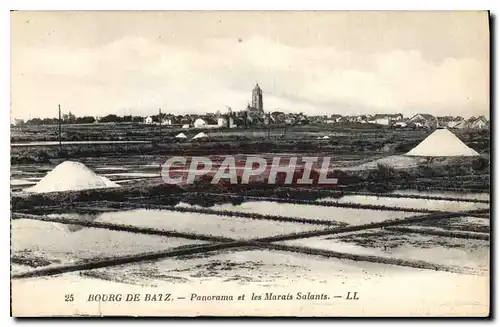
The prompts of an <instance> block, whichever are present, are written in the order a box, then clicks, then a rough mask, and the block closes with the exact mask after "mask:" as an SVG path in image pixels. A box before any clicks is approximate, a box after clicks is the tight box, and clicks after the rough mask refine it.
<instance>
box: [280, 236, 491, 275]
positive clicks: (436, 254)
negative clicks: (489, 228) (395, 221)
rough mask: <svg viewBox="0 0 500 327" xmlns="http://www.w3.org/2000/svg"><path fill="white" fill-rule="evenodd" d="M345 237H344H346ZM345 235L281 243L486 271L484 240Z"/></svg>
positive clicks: (487, 260) (486, 251) (486, 257)
mask: <svg viewBox="0 0 500 327" xmlns="http://www.w3.org/2000/svg"><path fill="white" fill-rule="evenodd" d="M346 237H347V238H346ZM348 237H349V236H346V235H342V236H340V235H339V236H334V237H332V236H322V237H315V238H309V239H300V240H292V241H286V242H282V243H283V244H287V245H298V246H306V247H311V248H317V249H328V250H332V251H338V252H344V253H350V254H358V255H374V256H379V257H386V258H398V259H405V260H422V261H426V262H431V263H436V264H442V265H447V266H457V267H467V268H472V269H480V270H483V271H486V270H487V268H488V264H489V247H488V241H483V240H467V239H459V238H450V237H443V236H434V235H422V234H416V233H397V232H396V233H395V232H388V231H387V232H384V235H381V234H379V231H367V232H364V233H362V234H360V233H358V234H357V235H356V236H354V239H353V240H349V238H348Z"/></svg>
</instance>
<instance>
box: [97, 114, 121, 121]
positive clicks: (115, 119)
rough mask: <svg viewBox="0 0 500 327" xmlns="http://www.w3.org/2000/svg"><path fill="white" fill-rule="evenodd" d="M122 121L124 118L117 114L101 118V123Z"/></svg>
mask: <svg viewBox="0 0 500 327" xmlns="http://www.w3.org/2000/svg"><path fill="white" fill-rule="evenodd" d="M120 121H122V119H121V118H120V117H118V116H117V115H107V116H104V117H102V118H101V120H100V122H101V123H118V122H120Z"/></svg>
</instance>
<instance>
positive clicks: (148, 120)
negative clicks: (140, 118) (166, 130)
mask: <svg viewBox="0 0 500 327" xmlns="http://www.w3.org/2000/svg"><path fill="white" fill-rule="evenodd" d="M144 123H145V124H152V123H153V118H152V117H151V116H149V117H146V118H144Z"/></svg>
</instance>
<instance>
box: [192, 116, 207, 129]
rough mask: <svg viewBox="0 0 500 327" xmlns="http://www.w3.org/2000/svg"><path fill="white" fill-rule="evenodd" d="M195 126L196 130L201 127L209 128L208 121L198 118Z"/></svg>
mask: <svg viewBox="0 0 500 327" xmlns="http://www.w3.org/2000/svg"><path fill="white" fill-rule="evenodd" d="M193 126H194V127H195V128H201V127H204V126H207V122H206V121H204V120H203V119H201V118H198V119H196V120H195V121H194V124H193Z"/></svg>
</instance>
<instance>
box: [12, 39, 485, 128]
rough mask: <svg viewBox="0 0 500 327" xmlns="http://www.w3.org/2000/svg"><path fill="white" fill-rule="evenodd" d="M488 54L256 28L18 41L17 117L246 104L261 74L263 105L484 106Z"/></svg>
mask: <svg viewBox="0 0 500 327" xmlns="http://www.w3.org/2000/svg"><path fill="white" fill-rule="evenodd" d="M488 74H489V68H488V63H487V62H482V61H480V60H478V59H476V58H467V57H460V58H451V57H450V58H445V59H443V60H440V61H428V60H426V59H425V58H424V55H423V53H421V52H420V51H418V50H398V49H396V50H395V49H388V50H386V51H378V52H373V53H370V54H361V53H356V52H350V51H347V50H339V49H336V48H335V47H332V46H327V45H322V46H320V45H317V46H314V47H294V46H290V45H287V44H281V43H280V42H279V39H278V40H277V39H272V40H271V39H268V38H265V37H263V36H258V35H255V36H253V37H250V38H245V39H243V40H241V42H240V41H239V40H238V39H236V38H235V39H233V38H208V39H204V40H203V41H201V42H199V43H197V44H194V45H190V46H187V45H170V44H165V43H163V42H161V41H159V40H157V39H150V38H144V37H137V36H127V37H124V38H121V39H118V40H115V41H113V42H111V43H107V44H104V45H102V46H99V47H69V46H67V47H65V46H62V45H58V46H51V45H47V46H45V47H39V46H37V47H35V46H22V47H21V46H20V47H16V48H15V49H14V52H13V56H12V92H11V94H12V114H13V116H14V117H22V118H28V117H30V116H31V117H35V116H41V117H46V116H52V117H53V116H55V115H56V113H57V104H61V106H62V108H63V109H64V110H65V111H69V110H71V111H72V112H73V113H75V114H77V115H103V114H107V113H132V114H142V115H145V114H152V113H154V112H156V111H157V110H158V108H160V107H161V108H162V110H163V111H164V112H173V113H183V112H198V113H204V112H214V111H216V110H224V108H225V106H226V105H227V106H231V107H232V108H233V109H235V110H239V109H242V108H244V107H245V106H246V104H247V102H248V101H249V100H250V95H251V93H250V92H251V90H252V88H253V86H254V84H255V83H256V82H257V81H258V82H259V84H260V85H261V87H262V88H263V90H264V106H265V109H267V110H274V109H278V108H279V109H280V110H283V111H293V112H306V113H310V114H323V113H340V114H357V113H370V112H402V113H404V114H406V115H411V114H413V113H415V112H429V113H434V114H437V115H440V114H442V115H447V114H456V115H458V114H459V115H465V116H470V115H476V114H487V112H488V110H489V109H488V98H489V95H488V89H489V86H488V83H489V82H488Z"/></svg>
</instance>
